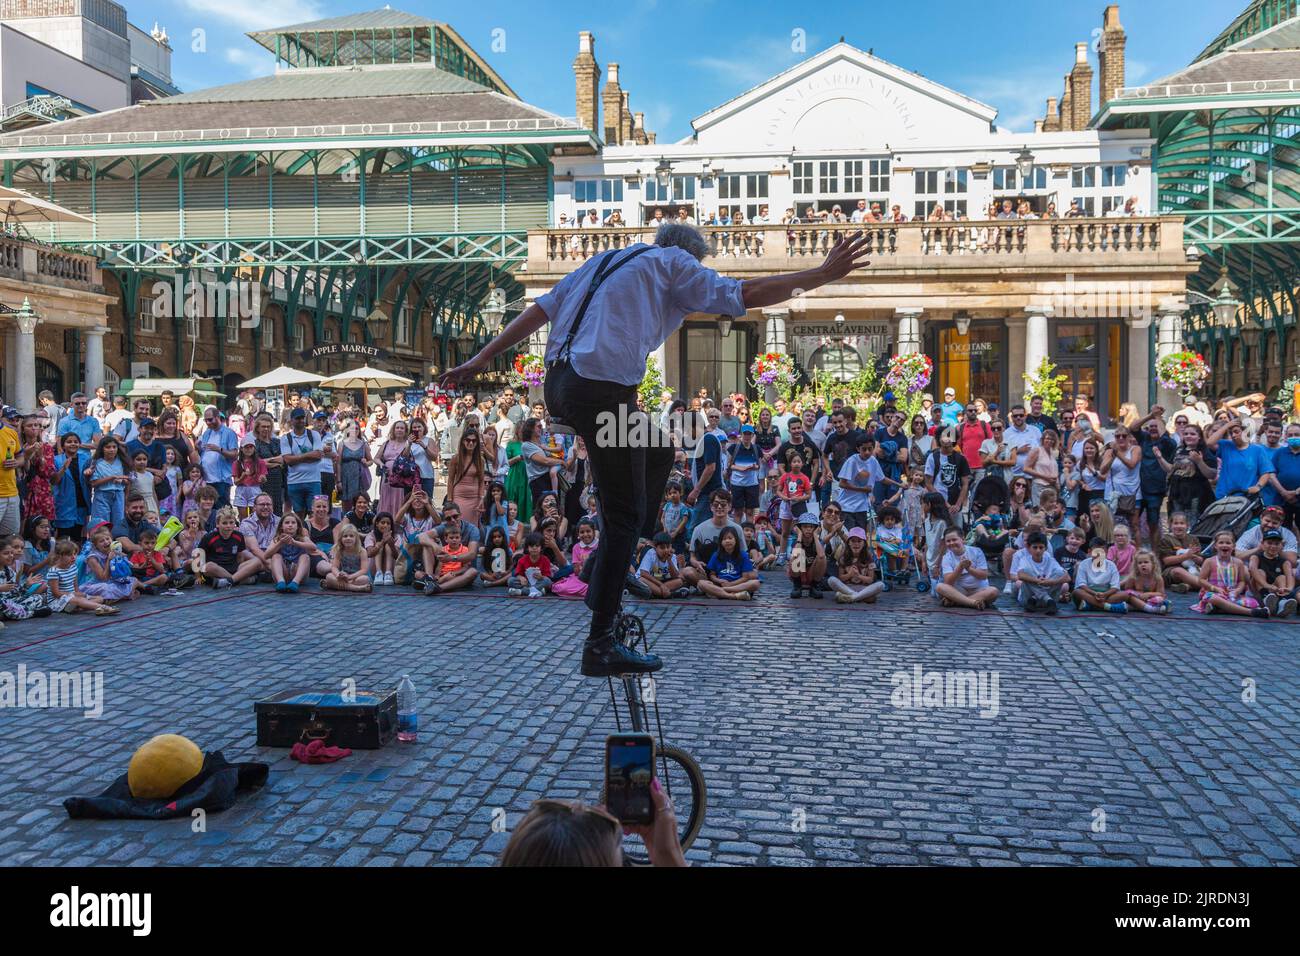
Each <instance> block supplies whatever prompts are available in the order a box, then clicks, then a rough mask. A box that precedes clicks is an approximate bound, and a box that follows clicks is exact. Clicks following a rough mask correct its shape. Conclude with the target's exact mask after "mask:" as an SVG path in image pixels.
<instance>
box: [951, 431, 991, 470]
mask: <svg viewBox="0 0 1300 956" xmlns="http://www.w3.org/2000/svg"><path fill="white" fill-rule="evenodd" d="M957 428H958V436H957V437H958V440H959V441H960V443H961V453H962V454H963V455H965V456H966V464H968V465H970V467H971V471H974V470H975V469H976V468H983V467H984V462H983V460H982V459H981V458H980V445H982V444H984V442H985V440H986V439H989V438H992V437H993V429H991V428H989V423H988V422H962V423H961V424H960V425H958V426H957Z"/></svg>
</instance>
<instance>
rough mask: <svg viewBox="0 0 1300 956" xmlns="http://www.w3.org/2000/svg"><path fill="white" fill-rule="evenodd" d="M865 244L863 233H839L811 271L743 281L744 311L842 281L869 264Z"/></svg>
mask: <svg viewBox="0 0 1300 956" xmlns="http://www.w3.org/2000/svg"><path fill="white" fill-rule="evenodd" d="M867 241H868V236H867V234H866V233H862V232H859V233H855V234H854V235H853V237H852V238H846V236H845V235H844V234H840V235H839V236H838V237H837V238H836V240H835V245H834V246H832V247H831V251H830V253H829V254H828V255H827V256H826V261H825V262H823V263H822V264H821V265H819V266H817V267H816V268H815V269H805V270H804V271H803V272H788V273H786V274H785V275H779V276H763V277H762V278H759V279H746V280H745V281H744V282H742V283H741V284H740V293H741V296H742V298H743V299H744V302H745V308H747V309H760V308H762V307H763V306H768V305H776V304H778V303H780V302H784V301H786V300H787V299H789V298H792V297H793V296H794V294H795V293H796V292H798V291H801V290H802V291H804V292H808V291H811V290H812V289H816V288H819V287H821V286H824V285H826V284H827V283H830V282H835V281H836V280H838V279H842V278H844V277H845V276H846V275H848V274H849V273H850V272H852V271H853V270H854V269H861V268H863V267H864V266H867V265H869V264H870V260H869V259H867V254H868V253H869V252H870V250H869V249H868V248H867Z"/></svg>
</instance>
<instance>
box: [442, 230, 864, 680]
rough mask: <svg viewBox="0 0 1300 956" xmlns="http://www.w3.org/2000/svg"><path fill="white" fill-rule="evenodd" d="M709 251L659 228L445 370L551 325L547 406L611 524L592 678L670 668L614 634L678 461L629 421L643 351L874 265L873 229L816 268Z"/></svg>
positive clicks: (459, 372)
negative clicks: (714, 255)
mask: <svg viewBox="0 0 1300 956" xmlns="http://www.w3.org/2000/svg"><path fill="white" fill-rule="evenodd" d="M708 252H709V243H708V241H707V240H706V239H705V238H704V236H703V235H702V234H701V233H700V232H699V231H698V230H697V229H694V228H692V227H691V226H685V225H678V224H670V225H667V226H663V227H662V228H661V229H660V230H659V232H658V233H657V235H656V237H655V242H654V245H647V244H646V243H635V244H634V245H631V246H628V247H627V248H625V249H614V250H611V251H609V252H606V253H604V254H602V255H599V256H595V257H593V258H591V259H589V260H588V261H587V262H586V263H584V264H583V265H582V266H581V267H580V268H579V269H577V270H576V271H574V272H572V273H570V274H569V275H568V276H566V277H565V278H564V279H562V280H560V282H559V283H558V284H557V285H556V286H555V288H554V289H552V290H551V291H550V292H548V293H546V294H545V295H543V296H542V297H541V298H539V299H538V300H537V301H536V302H534V303H533V304H532V305H530V306H529V307H528V308H527V309H525V310H524V311H523V313H522V314H521V315H520V316H519V318H517V319H516V320H515V321H513V322H511V323H510V324H509V325H507V326H506V327H505V328H503V329H502V330H501V333H500V334H499V335H498V336H497V337H496V338H495V339H493V340H492V341H491V342H489V343H488V344H487V345H486V346H485V347H484V348H483V349H482V350H481V351H480V352H479V353H478V354H477V355H475V356H474V357H473V358H471V359H470V360H469V361H468V362H465V363H464V364H463V365H460V366H458V367H456V368H454V369H452V370H451V371H449V372H447V374H446V375H444V376H443V378H442V386H443V387H444V388H454V387H455V386H456V385H457V384H458V383H461V382H465V381H467V380H469V379H472V378H473V377H474V376H475V375H478V374H479V373H481V372H482V371H483V370H485V369H486V368H488V366H489V364H490V363H491V361H492V360H493V359H494V358H496V357H497V356H498V355H500V354H501V353H503V352H506V351H508V350H510V349H511V348H513V347H514V346H515V345H517V344H518V343H520V342H523V341H524V340H525V339H527V338H528V337H529V336H531V335H532V334H533V333H534V332H536V331H537V330H538V329H540V328H541V327H542V326H544V325H546V323H548V322H549V323H551V331H550V335H549V338H548V342H547V347H546V368H547V371H546V382H545V390H546V409H547V414H548V415H549V416H550V417H551V422H552V425H553V426H554V425H557V424H558V425H561V426H563V427H566V428H567V429H570V430H572V431H574V432H576V433H577V434H579V435H581V436H582V438H583V439H584V441H585V442H586V445H587V455H588V458H589V460H590V462H591V473H592V479H593V481H594V483H595V485H596V487H597V488H599V489H600V511H601V524H602V529H603V530H602V533H601V535H600V542H599V544H598V545H597V548H596V552H595V554H593V555H592V556H591V557H590V558H588V560H589V561H593V562H595V563H594V567H593V570H592V572H591V577H590V579H589V580H588V582H587V598H586V600H587V607H589V608H591V630H590V631H589V632H588V634H587V638H586V644H585V646H584V647H583V651H582V673H583V674H585V675H586V676H588V677H609V676H616V675H626V674H643V673H648V672H651V671H657V670H659V668H660V667H661V666H663V662H662V661H661V660H660V659H659V658H658V657H657V656H655V655H653V654H649V653H641V652H639V651H637V650H635V649H634V648H633V647H631V646H628V645H627V644H625V643H623V642H621V641H618V640H616V639H615V624H616V622H617V620H618V616H619V608H620V603H621V601H622V597H623V585H624V581H625V579H626V577H627V572H628V568H629V565H630V564H631V561H632V554H633V552H634V551H635V550H636V544H637V541H638V539H639V538H642V537H644V538H650V537H653V533H654V524H655V520H656V516H657V514H658V506H659V502H660V500H661V499H662V498H663V494H664V486H665V485H666V484H667V481H668V475H669V472H670V471H671V470H672V465H673V448H672V447H671V444H670V442H669V441H668V440H667V439H666V438H665V437H664V436H662V435H656V436H655V437H654V438H653V439H650V440H647V438H646V435H647V431H646V428H647V427H654V426H652V425H650V424H649V422H643V423H641V424H642V425H643V427H642V428H635V427H633V426H632V423H633V422H637V421H638V417H637V416H639V415H642V414H643V413H639V412H638V411H637V404H636V400H637V386H638V385H640V384H641V379H642V378H643V377H644V375H645V368H646V357H647V356H648V355H649V354H650V353H651V352H653V351H654V350H655V349H657V348H658V347H659V346H660V345H661V344H662V343H663V342H664V340H665V339H667V338H668V336H670V335H671V334H672V333H673V332H675V331H677V329H678V327H679V326H680V325H681V324H682V320H683V319H684V318H685V317H686V316H687V315H689V314H691V313H693V312H702V313H706V314H712V315H726V316H741V315H744V314H745V312H746V310H748V309H757V308H762V307H764V306H771V305H776V304H777V303H780V302H784V301H785V300H787V299H789V298H791V297H792V296H794V295H795V294H796V293H797V292H798V291H800V290H803V291H810V290H812V289H816V288H818V287H819V286H823V285H826V284H827V283H829V282H835V281H837V280H839V279H842V278H843V277H844V276H846V275H848V274H849V273H850V272H852V271H853V270H854V269H857V268H860V267H862V266H865V265H867V260H866V258H865V256H866V255H867V237H866V236H864V235H863V234H861V233H858V234H856V235H854V236H852V237H846V236H844V235H841V236H839V237H838V238H837V239H836V242H835V245H834V247H833V248H832V249H831V251H830V254H829V255H827V257H826V260H825V261H824V262H823V263H822V264H821V265H820V266H817V267H816V268H814V269H808V270H806V271H804V272H794V273H789V274H787V275H778V276H765V277H763V278H758V279H746V280H744V281H740V280H738V279H732V278H728V277H726V276H722V275H719V274H718V273H717V272H715V271H714V270H712V269H708V268H706V267H704V266H703V265H701V260H702V259H703V258H704V257H705V256H706V255H707V254H708ZM602 425H604V426H605V427H604V428H602ZM611 426H612V427H611ZM611 435H614V436H616V437H615V438H614V439H613V440H611Z"/></svg>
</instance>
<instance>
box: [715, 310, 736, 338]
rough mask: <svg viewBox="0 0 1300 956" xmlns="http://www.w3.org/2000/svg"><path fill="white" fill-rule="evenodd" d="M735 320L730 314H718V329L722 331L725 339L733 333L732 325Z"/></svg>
mask: <svg viewBox="0 0 1300 956" xmlns="http://www.w3.org/2000/svg"><path fill="white" fill-rule="evenodd" d="M735 322H736V320H735V319H733V318H732V317H731V316H729V315H720V316H718V331H719V332H721V333H722V337H723V338H724V339H725V338H726V337H727V336H728V335H730V334H731V327H732V325H734V324H735Z"/></svg>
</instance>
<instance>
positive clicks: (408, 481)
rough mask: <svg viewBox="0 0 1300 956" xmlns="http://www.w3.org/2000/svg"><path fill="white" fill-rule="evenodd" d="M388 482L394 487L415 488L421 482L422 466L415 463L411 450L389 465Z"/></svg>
mask: <svg viewBox="0 0 1300 956" xmlns="http://www.w3.org/2000/svg"><path fill="white" fill-rule="evenodd" d="M408 447H409V446H408ZM388 483H389V484H390V485H392V486H393V487H394V488H414V487H415V486H416V485H418V484H419V483H420V466H419V465H417V464H416V463H415V459H414V458H412V457H411V455H410V454H409V450H408V451H404V452H402V453H401V454H400V455H398V456H397V457H396V458H394V459H393V463H392V464H391V465H389V466H388Z"/></svg>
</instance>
